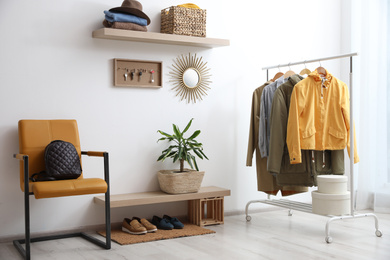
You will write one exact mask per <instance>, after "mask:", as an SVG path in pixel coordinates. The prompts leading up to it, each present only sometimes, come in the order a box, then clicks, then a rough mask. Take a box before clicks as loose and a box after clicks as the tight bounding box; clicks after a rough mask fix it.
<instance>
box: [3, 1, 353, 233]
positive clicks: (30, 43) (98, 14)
mask: <svg viewBox="0 0 390 260" xmlns="http://www.w3.org/2000/svg"><path fill="white" fill-rule="evenodd" d="M142 3H143V6H144V11H145V12H146V13H147V14H148V15H149V16H150V18H151V20H152V24H151V25H150V26H149V31H153V32H158V31H159V27H160V22H159V16H160V10H161V9H163V8H165V7H168V6H171V5H176V4H181V3H183V1H177V0H175V1H168V0H161V1H152V0H143V1H142ZM120 4H121V1H120V0H117V1H114V0H105V1H103V0H95V1H88V0H78V1H76V0H69V1H62V2H58V1H49V0H37V1H29V0H19V1H2V2H1V3H0V10H1V15H0V34H1V42H0V44H1V51H0V80H1V85H0V86H1V95H0V113H1V121H0V144H1V149H0V176H1V182H0V238H1V237H7V236H18V235H21V234H23V223H24V222H23V193H22V192H21V191H20V188H19V169H18V166H19V165H18V162H17V161H16V160H15V159H12V154H13V153H16V152H17V151H18V137H17V121H18V120H20V119H29V118H42V119H52V118H75V119H77V120H78V124H79V131H80V138H81V146H82V149H83V150H107V151H108V152H109V153H110V171H111V193H112V194H121V193H129V192H142V191H152V190H156V189H158V184H157V179H156V172H157V171H158V170H159V169H170V168H173V167H174V166H173V165H172V164H171V163H170V162H165V163H160V162H156V159H157V157H158V156H159V154H160V153H161V151H162V149H163V148H164V144H163V143H158V144H157V143H156V140H157V139H158V138H159V136H158V134H157V133H156V131H157V130H158V129H161V130H166V131H171V130H170V129H171V124H172V123H176V124H178V125H179V126H181V127H184V126H185V124H186V123H187V122H188V121H189V120H190V119H191V118H195V120H194V122H193V127H192V130H196V129H201V130H202V133H201V135H200V137H199V140H200V141H202V142H203V143H204V148H205V150H204V151H205V153H206V154H207V155H208V157H209V158H210V160H209V161H199V166H200V168H201V169H203V170H205V171H206V176H205V179H204V182H203V185H204V186H209V185H217V186H221V187H225V188H229V189H231V191H232V196H231V197H228V198H226V200H225V209H226V211H231V212H232V211H242V210H244V207H245V204H246V202H247V201H249V200H251V199H258V198H265V195H264V194H262V193H259V192H257V188H256V174H255V172H256V169H255V167H251V168H250V167H246V166H245V161H246V151H247V142H248V132H249V117H250V107H251V98H252V92H253V91H254V90H255V89H256V88H257V87H258V86H260V85H261V84H262V83H264V82H265V80H266V73H265V71H262V70H261V68H262V67H263V66H268V65H274V64H280V63H288V62H290V61H297V60H305V59H312V58H317V57H323V56H331V55H337V54H339V53H340V50H341V40H340V38H341V29H340V27H341V23H340V17H341V13H340V0H332V1H325V0H321V1H310V0H296V1H288V0H278V1H248V0H247V1H241V2H240V3H239V5H237V2H236V1H231V0H228V1H226V0H225V1H222V0H217V1H206V0H198V1H196V4H198V5H199V6H200V7H201V8H204V9H207V16H208V18H207V36H208V37H212V38H228V39H230V41H231V46H229V47H222V48H215V49H203V48H196V47H186V46H173V45H159V44H146V43H135V42H126V41H112V40H103V39H93V38H92V37H91V34H92V31H93V30H95V29H98V28H101V27H102V24H101V22H102V20H103V10H107V9H109V8H111V7H115V6H119V5H120ZM189 52H191V53H197V54H198V55H199V56H203V59H204V60H205V61H207V62H208V66H209V67H210V68H211V74H212V81H213V83H212V85H211V90H210V91H209V92H208V96H207V97H206V98H205V99H204V101H202V102H199V103H197V104H186V103H184V102H180V101H179V99H178V98H177V97H175V92H174V91H172V90H171V85H170V83H169V82H168V80H169V78H168V72H169V67H170V65H171V64H172V62H173V60H174V59H175V58H176V57H177V56H179V55H181V54H187V53H189ZM113 58H125V59H141V60H160V61H163V69H164V75H163V76H164V79H163V88H161V89H137V88H119V87H114V86H113V84H112V82H113V75H112V74H113V73H112V71H113V67H112V66H113V64H112V59H113ZM322 65H323V66H324V67H326V68H327V69H329V71H330V72H331V73H333V74H334V75H335V76H338V74H339V73H340V66H339V62H323V64H322ZM317 66H318V64H310V65H308V68H310V69H311V70H314V69H315V68H316V67H317ZM292 69H293V70H295V71H296V72H299V71H300V70H301V69H303V66H296V67H292ZM275 73H276V71H275V70H274V71H270V75H271V76H272V77H273V75H274V74H275ZM345 80H347V79H345ZM83 168H84V172H85V174H86V175H87V176H100V177H102V176H103V175H102V161H101V159H99V158H83ZM92 198H93V196H77V197H69V198H58V199H42V200H35V199H34V198H33V197H31V200H30V201H31V218H32V219H31V226H32V229H31V231H32V232H33V233H34V232H48V231H53V230H64V229H72V228H78V227H83V226H89V225H99V224H103V223H104V217H103V208H102V207H100V206H97V205H95V204H94V203H93V200H92ZM294 199H297V200H310V194H309V193H306V194H303V195H299V196H296V197H295V198H294ZM255 207H256V208H259V207H265V206H261V205H258V206H253V208H255ZM185 208H186V204H185V203H171V204H168V205H164V207H162V206H158V205H157V206H156V205H154V206H142V207H134V208H128V209H114V210H112V222H120V221H121V220H122V219H123V217H132V216H141V217H152V216H153V214H158V215H161V214H165V213H167V214H171V215H183V214H185Z"/></svg>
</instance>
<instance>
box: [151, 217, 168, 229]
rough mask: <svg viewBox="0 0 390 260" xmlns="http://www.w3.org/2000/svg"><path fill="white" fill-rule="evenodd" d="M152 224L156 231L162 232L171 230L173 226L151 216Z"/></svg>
mask: <svg viewBox="0 0 390 260" xmlns="http://www.w3.org/2000/svg"><path fill="white" fill-rule="evenodd" d="M152 223H153V224H154V225H156V226H157V228H158V229H164V230H171V229H173V225H172V224H171V223H169V221H168V220H167V219H165V218H159V217H157V216H153V219H152Z"/></svg>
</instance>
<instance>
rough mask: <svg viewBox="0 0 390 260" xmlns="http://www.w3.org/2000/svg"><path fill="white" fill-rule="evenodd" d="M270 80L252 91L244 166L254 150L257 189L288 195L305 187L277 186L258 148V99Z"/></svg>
mask: <svg viewBox="0 0 390 260" xmlns="http://www.w3.org/2000/svg"><path fill="white" fill-rule="evenodd" d="M269 83H271V81H268V82H266V83H265V84H264V85H262V86H261V87H259V88H257V89H256V90H255V91H254V92H253V96H252V110H251V118H250V128H249V140H248V152H247V157H246V166H252V159H253V154H254V152H255V151H256V172H257V190H258V191H263V192H265V193H267V194H272V195H275V194H276V193H278V191H279V190H281V191H282V195H283V196H288V195H292V194H296V193H300V192H306V191H308V189H307V188H306V187H299V186H297V187H294V186H283V187H282V186H278V185H277V183H276V178H275V177H274V176H273V175H271V174H270V173H269V172H268V171H267V157H264V158H261V156H260V150H259V140H258V136H259V118H260V100H261V94H262V92H263V89H264V87H265V86H267V85H268V84H269Z"/></svg>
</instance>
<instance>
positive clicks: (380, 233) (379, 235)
mask: <svg viewBox="0 0 390 260" xmlns="http://www.w3.org/2000/svg"><path fill="white" fill-rule="evenodd" d="M375 235H376V236H377V237H381V236H382V231H380V230H379V229H377V230H376V231H375Z"/></svg>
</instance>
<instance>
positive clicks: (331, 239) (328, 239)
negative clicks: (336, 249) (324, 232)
mask: <svg viewBox="0 0 390 260" xmlns="http://www.w3.org/2000/svg"><path fill="white" fill-rule="evenodd" d="M325 241H326V243H328V244H330V243H332V242H333V238H332V237H325Z"/></svg>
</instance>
